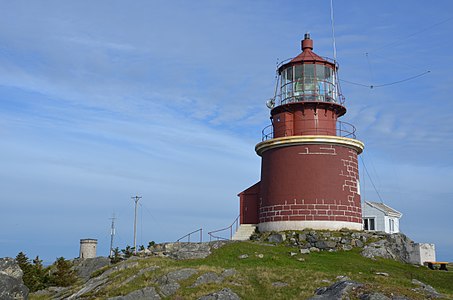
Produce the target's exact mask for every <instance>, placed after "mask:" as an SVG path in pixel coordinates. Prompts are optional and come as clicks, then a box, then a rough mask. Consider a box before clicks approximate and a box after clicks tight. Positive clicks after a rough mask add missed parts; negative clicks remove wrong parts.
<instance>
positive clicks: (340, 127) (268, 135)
mask: <svg viewBox="0 0 453 300" xmlns="http://www.w3.org/2000/svg"><path fill="white" fill-rule="evenodd" d="M305 121H311V120H305ZM290 122H293V121H290ZM318 122H319V121H318ZM314 124H316V123H314ZM336 125H337V126H336V128H335V132H336V135H337V136H340V137H346V138H352V139H355V138H356V135H355V132H356V129H355V127H354V125H352V124H350V123H348V122H342V121H337V122H336ZM286 131H287V132H285V135H286V136H293V135H313V132H316V133H315V134H318V135H319V134H322V135H332V134H331V133H330V132H332V129H331V128H327V127H321V126H317V127H315V128H307V129H306V130H299V131H294V130H292V129H287V130H286ZM329 133H330V134H329ZM273 138H274V128H273V126H272V124H271V125H268V126H266V127H264V129H263V130H262V131H261V141H263V142H264V141H267V140H270V139H273Z"/></svg>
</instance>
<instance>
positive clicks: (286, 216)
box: [238, 33, 364, 231]
mask: <svg viewBox="0 0 453 300" xmlns="http://www.w3.org/2000/svg"><path fill="white" fill-rule="evenodd" d="M337 72H338V65H337V63H336V61H333V60H331V59H328V58H323V57H321V56H319V55H317V54H316V53H314V52H313V40H312V39H311V38H310V35H309V34H308V33H307V34H305V37H304V39H303V40H302V52H301V53H300V54H299V55H297V56H296V57H295V58H293V59H291V60H289V61H286V62H284V63H282V64H280V65H279V66H278V67H277V75H278V79H277V86H276V94H275V96H274V97H273V98H272V99H271V100H269V101H268V102H267V106H268V107H269V109H270V120H271V125H269V126H268V127H266V128H264V130H263V132H262V141H261V142H260V143H258V144H257V145H256V147H255V150H256V153H257V154H258V155H259V156H260V157H261V180H260V181H259V182H258V183H256V184H254V185H253V186H251V187H249V188H248V189H246V190H245V191H243V192H241V193H240V194H239V195H238V196H239V199H240V223H241V225H247V224H254V225H257V226H258V228H259V230H260V231H283V230H302V229H306V228H312V229H317V230H340V229H343V228H346V229H352V230H362V212H361V202H360V182H359V170H358V155H359V154H360V153H361V152H362V151H363V149H364V144H363V143H362V142H361V141H359V140H357V139H356V136H355V128H354V126H352V125H350V124H348V123H344V122H340V121H339V118H340V117H341V116H343V115H344V114H345V113H346V107H345V106H344V97H343V96H342V94H341V92H340V89H339V85H338V75H337Z"/></svg>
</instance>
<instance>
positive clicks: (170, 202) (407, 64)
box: [0, 0, 453, 262]
mask: <svg viewBox="0 0 453 300" xmlns="http://www.w3.org/2000/svg"><path fill="white" fill-rule="evenodd" d="M425 4H426V3H425V2H422V1H387V0H385V1H334V7H335V24H336V26H335V32H336V44H337V59H338V61H339V63H340V77H341V78H342V79H344V80H347V81H351V82H355V83H360V84H364V85H375V86H377V85H380V84H386V83H391V82H395V81H399V80H403V79H406V78H409V77H412V76H416V75H418V74H422V73H424V72H426V71H428V70H429V71H431V72H430V73H429V74H427V75H424V76H422V77H419V78H416V79H414V80H410V81H407V82H403V83H400V84H395V85H390V86H386V87H380V88H374V89H370V88H366V87H362V86H359V85H353V84H348V83H346V82H344V83H343V84H342V90H343V94H344V96H345V97H346V106H347V108H348V113H347V114H346V115H345V116H344V117H343V118H342V119H343V121H346V122H349V123H352V124H354V125H355V126H356V128H357V131H358V138H359V139H360V140H362V141H363V142H364V143H365V145H366V149H365V152H364V153H363V155H362V157H363V160H364V162H365V165H366V167H367V169H368V172H369V173H370V176H371V178H372V180H373V182H374V184H375V186H376V187H377V189H378V192H379V194H380V196H381V197H382V199H383V200H384V202H385V203H387V204H388V205H390V206H392V207H394V208H395V209H397V210H399V211H401V212H403V214H404V216H403V218H402V220H401V222H402V225H401V227H402V230H403V232H405V233H406V234H408V235H409V237H410V238H412V239H413V240H415V241H417V242H432V243H435V244H436V247H437V255H438V259H439V260H450V261H453V235H452V229H453V225H452V223H451V216H452V213H451V212H452V211H453V201H452V199H453V188H452V183H451V182H452V178H453V158H452V156H451V153H452V150H453V130H452V128H453V121H452V118H451V117H452V112H453V100H452V94H453V76H451V69H452V67H453V56H452V55H451V53H450V52H451V50H450V49H451V48H452V47H453V41H452V39H451V31H452V29H453V15H452V13H451V12H452V11H453V4H452V3H451V1H446V0H445V1H436V2H435V3H434V4H433V5H425ZM329 7H330V1H325V0H324V1H134V2H130V1H95V2H94V1H72V2H71V1H39V2H33V1H0V8H1V9H0V157H1V158H2V159H1V160H0V162H1V168H0V201H1V209H0V228H2V229H1V231H0V257H3V256H15V255H16V254H17V253H18V252H19V251H24V252H26V253H27V255H28V256H30V257H34V256H36V255H39V256H40V257H42V258H43V259H44V260H45V261H46V262H51V261H53V260H55V258H56V257H58V256H64V257H67V258H73V257H77V256H78V247H79V240H80V239H81V238H97V239H98V240H99V246H98V254H100V255H107V254H108V247H109V238H110V236H109V227H110V220H109V218H110V217H111V216H112V214H113V213H115V215H116V217H117V220H116V225H117V235H116V241H115V246H119V247H120V248H124V247H125V245H127V244H132V243H133V240H132V238H133V236H132V235H133V234H132V233H133V212H134V210H133V208H134V207H133V201H132V200H131V198H130V197H131V196H134V195H136V194H138V195H140V196H143V198H142V200H141V201H140V203H141V204H142V205H141V206H140V207H139V217H138V220H139V224H138V243H139V244H145V245H146V244H147V243H148V241H150V240H154V241H157V242H163V241H174V240H176V239H177V238H179V237H181V236H182V235H184V234H186V233H188V232H190V231H192V230H195V229H198V228H200V227H202V228H203V229H204V230H205V231H206V232H207V231H210V230H214V229H218V228H222V227H224V226H227V225H229V224H230V223H231V222H232V221H233V220H234V219H235V218H236V216H237V215H238V213H239V212H238V199H237V196H236V195H237V193H239V192H240V191H242V190H243V189H245V188H247V187H249V186H250V185H252V184H254V183H255V182H257V181H258V180H259V177H260V158H259V157H258V156H257V155H256V154H255V152H254V146H255V144H256V143H258V142H259V141H260V138H261V130H262V128H263V127H265V126H267V125H268V116H269V111H268V109H267V108H266V107H265V101H266V100H267V99H269V98H270V97H272V95H273V90H274V76H275V66H276V62H277V60H279V61H281V60H284V59H286V58H290V57H293V56H296V55H297V54H298V53H299V52H300V40H301V39H302V38H303V35H304V33H305V32H307V31H309V32H310V33H311V35H312V38H313V39H314V42H315V49H314V50H315V52H316V53H318V54H319V55H321V56H329V57H332V56H333V51H332V35H331V27H330V11H329ZM366 53H368V55H366ZM361 171H362V174H361V176H362V180H361V182H362V196H363V197H364V198H363V199H366V200H371V201H380V199H379V196H378V195H377V193H376V192H375V190H374V188H373V186H372V184H371V181H370V179H369V178H368V176H366V174H365V172H363V166H362V170H361Z"/></svg>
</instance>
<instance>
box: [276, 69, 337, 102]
mask: <svg viewBox="0 0 453 300" xmlns="http://www.w3.org/2000/svg"><path fill="white" fill-rule="evenodd" d="M280 79H281V80H280V83H281V86H280V92H281V103H282V104H285V103H292V102H303V101H316V102H335V103H336V102H337V99H336V98H337V97H336V94H337V93H336V87H335V72H334V70H333V69H332V68H331V67H329V66H327V65H323V64H299V65H293V66H290V67H288V68H285V69H283V70H282V71H281V73H280Z"/></svg>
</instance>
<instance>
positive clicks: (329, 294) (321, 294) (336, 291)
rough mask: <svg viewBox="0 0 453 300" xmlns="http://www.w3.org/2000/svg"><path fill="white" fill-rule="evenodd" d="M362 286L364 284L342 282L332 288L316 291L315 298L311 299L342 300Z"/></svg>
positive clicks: (348, 281)
mask: <svg viewBox="0 0 453 300" xmlns="http://www.w3.org/2000/svg"><path fill="white" fill-rule="evenodd" d="M361 286H363V284H361V283H358V282H355V281H350V280H342V281H338V282H336V283H334V284H332V285H331V286H328V287H322V288H319V289H317V290H316V291H315V296H313V297H311V298H309V299H326V300H337V299H338V300H341V299H343V297H346V296H347V294H348V293H349V292H350V291H352V290H354V289H356V288H358V287H361Z"/></svg>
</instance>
